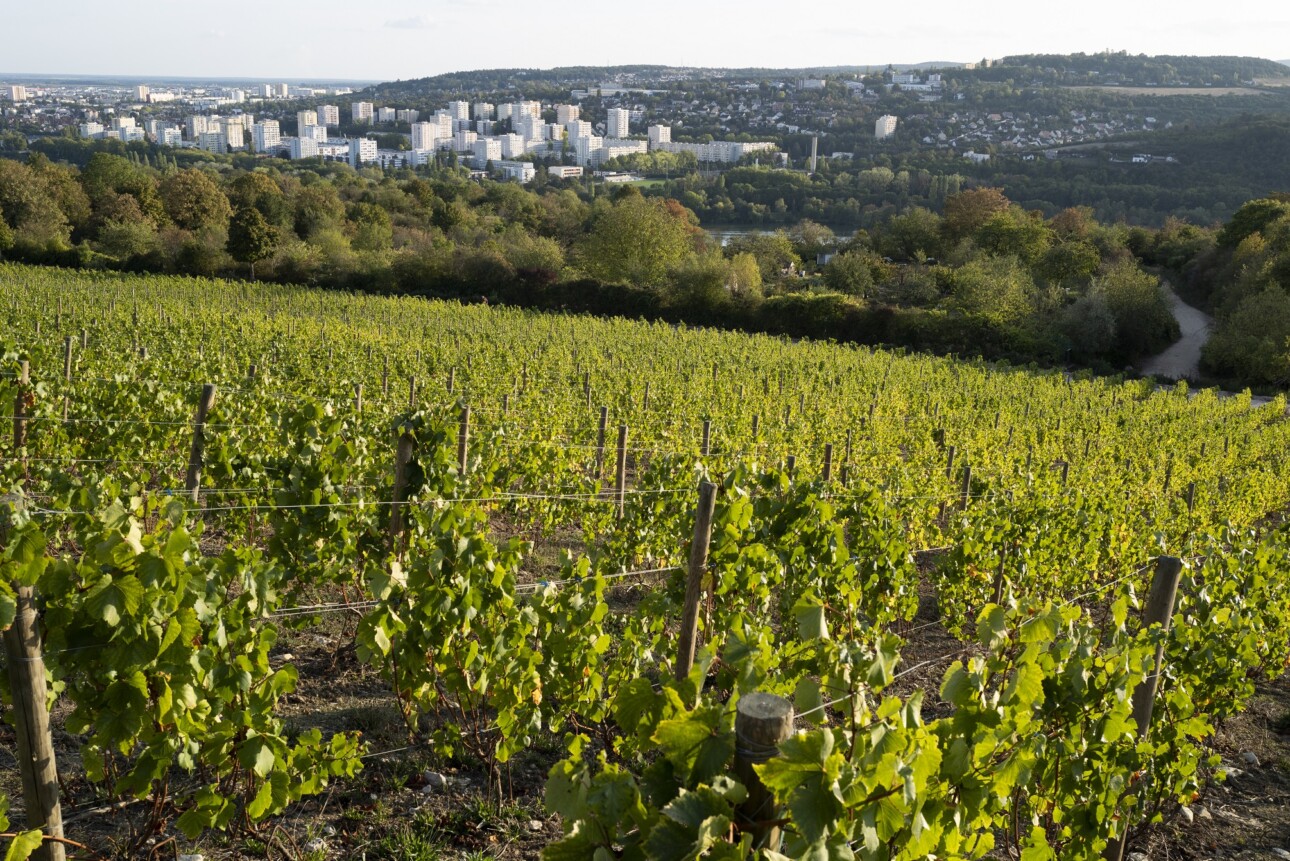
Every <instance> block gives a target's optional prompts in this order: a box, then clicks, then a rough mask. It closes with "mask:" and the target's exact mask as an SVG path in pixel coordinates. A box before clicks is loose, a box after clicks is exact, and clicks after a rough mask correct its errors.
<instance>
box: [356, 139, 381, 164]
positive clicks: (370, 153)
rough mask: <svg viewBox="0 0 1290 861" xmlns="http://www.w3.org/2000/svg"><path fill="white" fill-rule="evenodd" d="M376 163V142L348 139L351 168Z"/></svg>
mask: <svg viewBox="0 0 1290 861" xmlns="http://www.w3.org/2000/svg"><path fill="white" fill-rule="evenodd" d="M373 161H376V141H374V140H372V139H371V138H350V139H349V163H350V166H352V167H358V166H359V165H361V164H367V163H368V162H373Z"/></svg>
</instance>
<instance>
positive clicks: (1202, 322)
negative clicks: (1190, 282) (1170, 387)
mask: <svg viewBox="0 0 1290 861" xmlns="http://www.w3.org/2000/svg"><path fill="white" fill-rule="evenodd" d="M1165 289H1166V290H1168V291H1169V309H1170V310H1171V311H1173V315H1174V319H1175V320H1177V321H1178V327H1179V328H1180V329H1181V330H1182V337H1181V338H1179V339H1178V341H1177V342H1176V343H1174V345H1173V346H1171V347H1170V348H1169V349H1167V350H1165V351H1164V352H1163V353H1160V354H1159V355H1155V356H1152V357H1151V358H1149V359H1146V360H1144V361H1143V362H1142V366H1141V367H1140V368H1139V369H1138V370H1139V371H1140V372H1141V373H1142V374H1143V375H1145V376H1152V375H1155V376H1161V377H1168V378H1169V379H1172V380H1181V379H1184V378H1187V379H1193V380H1194V379H1196V378H1197V377H1198V376H1199V375H1200V351H1201V348H1202V347H1204V346H1205V342H1206V341H1208V340H1209V324H1210V318H1209V315H1208V314H1206V313H1204V312H1203V311H1200V310H1199V309H1196V308H1193V307H1192V306H1190V305H1188V304H1187V303H1186V302H1184V301H1183V300H1181V299H1179V298H1178V294H1177V293H1175V292H1174V291H1173V289H1172V288H1170V287H1168V286H1166V288H1165Z"/></svg>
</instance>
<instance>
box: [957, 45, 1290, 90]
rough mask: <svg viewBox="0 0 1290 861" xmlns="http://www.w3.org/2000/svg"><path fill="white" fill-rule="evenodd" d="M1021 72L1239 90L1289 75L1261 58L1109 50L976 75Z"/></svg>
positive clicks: (1028, 57) (1024, 61) (1014, 63)
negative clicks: (1243, 85) (1260, 80)
mask: <svg viewBox="0 0 1290 861" xmlns="http://www.w3.org/2000/svg"><path fill="white" fill-rule="evenodd" d="M1018 68H1020V69H1026V70H1029V71H1030V72H1031V73H1032V75H1033V76H1036V77H1043V76H1044V73H1048V75H1049V76H1050V77H1054V78H1055V79H1056V81H1057V82H1060V83H1087V84H1097V83H1102V84H1126V85H1137V86H1195V87H1203V86H1236V85H1239V84H1241V83H1243V82H1248V81H1253V80H1255V79H1258V78H1280V77H1286V76H1287V74H1290V72H1288V71H1287V68H1286V66H1285V65H1284V64H1282V63H1278V62H1276V61H1275V60H1264V59H1261V58H1259V57H1181V56H1169V55H1161V56H1156V57H1149V56H1147V55H1146V54H1128V53H1125V52H1123V51H1120V52H1106V53H1100V54H1018V55H1015V56H1010V57H1004V58H1003V59H1002V60H1000V61H998V62H996V63H995V64H994V65H992V66H991V67H990V68H987V69H981V70H979V71H978V77H979V78H981V79H982V80H991V79H1002V77H1006V76H1007V75H1009V74H1010V73H1012V72H1015V70H1017V69H1018Z"/></svg>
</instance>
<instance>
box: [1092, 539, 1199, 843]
mask: <svg viewBox="0 0 1290 861" xmlns="http://www.w3.org/2000/svg"><path fill="white" fill-rule="evenodd" d="M1181 579H1182V560H1181V559H1179V558H1178V557H1177V556H1161V557H1160V558H1159V559H1157V560H1156V573H1155V575H1154V576H1153V577H1152V578H1151V592H1150V593H1149V594H1148V595H1147V606H1146V609H1145V610H1144V611H1143V614H1142V616H1143V618H1142V622H1143V624H1144V625H1146V627H1148V628H1150V627H1152V626H1154V625H1159V626H1160V630H1161V634H1168V633H1169V624H1170V621H1171V620H1172V619H1173V615H1174V601H1175V600H1177V598H1178V583H1179V581H1181ZM1164 657H1165V641H1164V638H1163V637H1162V638H1161V640H1160V642H1159V643H1157V644H1156V657H1155V661H1154V662H1153V663H1152V669H1151V672H1149V673H1148V674H1147V677H1146V678H1145V679H1143V680H1142V683H1141V684H1140V685H1138V686H1137V687H1136V688H1134V689H1133V722H1134V724H1136V725H1137V727H1138V738H1142V737H1144V736H1145V735H1146V734H1147V731H1148V730H1149V729H1150V727H1151V713H1152V711H1153V710H1154V708H1155V704H1156V689H1157V688H1158V687H1159V686H1160V665H1161V664H1162V663H1163V662H1164ZM1131 791H1136V790H1131ZM1128 842H1129V828H1128V824H1127V822H1126V824H1125V826H1124V829H1123V830H1122V831H1121V832H1120V836H1119V837H1117V838H1116V839H1115V840H1113V841H1112V842H1111V844H1110V845H1109V846H1107V849H1106V858H1107V859H1108V861H1121V859H1123V858H1124V848H1125V846H1126V845H1128Z"/></svg>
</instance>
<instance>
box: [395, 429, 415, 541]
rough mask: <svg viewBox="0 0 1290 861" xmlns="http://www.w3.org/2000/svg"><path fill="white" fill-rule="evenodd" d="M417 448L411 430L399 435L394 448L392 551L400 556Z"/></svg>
mask: <svg viewBox="0 0 1290 861" xmlns="http://www.w3.org/2000/svg"><path fill="white" fill-rule="evenodd" d="M416 450H417V439H416V437H414V436H413V435H412V432H411V431H404V432H403V433H402V434H400V435H399V442H398V446H397V447H396V448H395V450H394V499H393V500H392V501H391V505H390V552H391V553H394V554H396V555H397V556H399V557H402V556H403V543H402V542H403V526H404V523H405V522H406V521H407V518H406V517H404V513H403V507H404V505H405V504H406V502H407V498H408V468H409V467H410V466H411V465H412V457H413V456H414V455H415V454H416Z"/></svg>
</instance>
